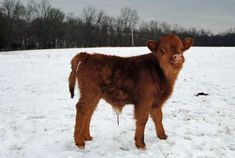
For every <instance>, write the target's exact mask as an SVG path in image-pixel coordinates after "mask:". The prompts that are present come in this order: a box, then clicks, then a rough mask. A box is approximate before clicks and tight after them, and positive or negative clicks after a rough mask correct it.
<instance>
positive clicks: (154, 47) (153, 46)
mask: <svg viewBox="0 0 235 158" xmlns="http://www.w3.org/2000/svg"><path fill="white" fill-rule="evenodd" d="M146 45H147V46H148V48H149V49H150V50H151V51H152V52H156V51H157V42H156V41H154V40H148V41H147V42H146Z"/></svg>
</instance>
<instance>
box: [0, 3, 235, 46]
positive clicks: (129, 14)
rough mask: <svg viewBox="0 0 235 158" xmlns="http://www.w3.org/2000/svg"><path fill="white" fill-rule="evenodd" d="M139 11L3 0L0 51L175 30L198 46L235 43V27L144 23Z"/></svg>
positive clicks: (112, 41) (137, 40) (118, 42)
mask: <svg viewBox="0 0 235 158" xmlns="http://www.w3.org/2000/svg"><path fill="white" fill-rule="evenodd" d="M139 21H140V18H139V16H138V13H137V11H136V10H134V9H132V8H129V7H125V8H122V9H121V11H120V15H119V16H118V17H112V16H109V15H107V14H106V13H105V12H104V11H103V10H97V9H95V8H91V7H88V8H84V9H83V10H82V11H81V15H80V16H75V15H74V14H73V13H69V14H65V13H64V12H63V11H61V10H60V9H58V8H55V7H53V6H52V5H51V4H50V3H49V2H48V1H46V0H41V1H39V2H35V1H34V0H28V1H27V3H26V4H22V3H21V1H20V0H4V1H3V2H2V3H1V4H0V50H24V49H45V48H72V47H99V46H132V45H135V46H144V45H145V42H146V40H148V39H156V40H157V39H159V37H160V36H161V35H163V34H168V33H175V34H178V35H179V36H180V37H181V38H184V37H188V36H190V37H192V38H194V40H195V45H196V46H235V29H230V30H228V31H226V32H224V33H220V34H213V33H211V32H210V31H205V30H203V29H200V30H198V29H196V28H190V29H186V28H184V27H182V26H179V25H171V24H168V23H166V22H159V21H150V22H141V23H140V24H139Z"/></svg>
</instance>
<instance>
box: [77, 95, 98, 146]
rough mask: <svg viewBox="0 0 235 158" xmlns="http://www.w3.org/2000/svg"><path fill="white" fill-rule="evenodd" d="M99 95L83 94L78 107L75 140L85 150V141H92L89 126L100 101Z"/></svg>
mask: <svg viewBox="0 0 235 158" xmlns="http://www.w3.org/2000/svg"><path fill="white" fill-rule="evenodd" d="M97 94H98V93H94V92H93V93H90V94H89V93H88V95H86V96H84V95H82V93H81V98H80V100H79V102H78V103H77V105H76V108H77V114H76V123H75V129H74V140H75V144H76V145H77V146H78V147H79V148H80V149H83V148H84V147H85V140H89V139H91V136H90V133H89V124H90V119H91V115H92V113H93V111H94V109H95V107H96V105H97V103H98V101H99V99H100V97H99V95H97Z"/></svg>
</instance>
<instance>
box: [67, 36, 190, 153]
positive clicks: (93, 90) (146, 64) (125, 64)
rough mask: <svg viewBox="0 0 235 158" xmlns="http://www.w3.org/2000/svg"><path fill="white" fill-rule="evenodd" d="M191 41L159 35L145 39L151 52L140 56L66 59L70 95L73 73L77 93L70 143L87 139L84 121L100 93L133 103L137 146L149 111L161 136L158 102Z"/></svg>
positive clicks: (141, 142)
mask: <svg viewBox="0 0 235 158" xmlns="http://www.w3.org/2000/svg"><path fill="white" fill-rule="evenodd" d="M192 44H193V40H192V39H191V38H185V39H184V40H183V41H181V40H180V39H179V38H178V37H177V36H176V35H165V36H163V37H161V38H160V40H159V41H153V40H149V41H147V46H148V48H149V49H150V50H151V51H152V53H149V54H145V55H141V56H135V57H128V58H123V57H117V56H107V55H102V54H93V55H90V54H87V53H85V52H83V53H79V54H77V55H76V56H75V57H74V58H73V59H72V61H71V64H72V72H71V74H70V76H69V89H70V93H71V97H72V98H73V96H74V86H75V82H76V79H77V81H78V85H79V88H80V95H81V96H80V99H79V102H78V103H77V105H76V108H77V115H76V124H75V131H74V139H75V144H76V145H77V146H78V147H79V148H84V147H85V141H88V140H92V137H91V135H90V132H89V126H90V121H91V117H92V114H93V111H94V109H95V108H96V106H97V103H98V101H99V100H100V99H101V98H103V99H105V100H106V101H107V102H108V103H110V104H111V105H112V106H113V107H114V108H116V109H118V110H119V111H121V110H122V108H123V106H124V105H126V104H134V113H135V119H136V132H135V144H136V147H137V148H139V149H145V143H144V129H145V124H146V122H147V120H148V117H149V115H150V116H151V117H152V119H153V121H154V123H155V127H156V133H157V136H158V137H159V138H160V139H166V138H167V135H166V134H165V131H164V128H163V126H162V105H163V104H164V102H165V101H166V100H167V99H168V98H169V96H170V95H171V93H172V90H173V86H174V83H175V80H176V78H177V75H178V73H179V71H180V70H181V68H182V65H183V63H184V57H183V52H184V51H185V50H187V49H189V48H190V47H191V45H192Z"/></svg>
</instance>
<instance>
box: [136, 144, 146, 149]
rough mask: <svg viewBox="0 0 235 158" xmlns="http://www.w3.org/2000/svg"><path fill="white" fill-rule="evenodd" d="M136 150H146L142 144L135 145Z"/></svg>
mask: <svg viewBox="0 0 235 158" xmlns="http://www.w3.org/2000/svg"><path fill="white" fill-rule="evenodd" d="M135 146H136V148H137V149H139V150H145V149H146V146H145V144H144V143H141V144H137V143H136V144H135Z"/></svg>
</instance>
